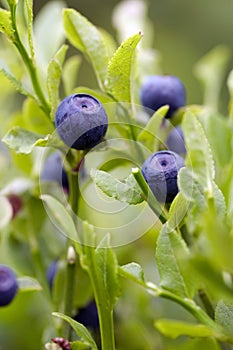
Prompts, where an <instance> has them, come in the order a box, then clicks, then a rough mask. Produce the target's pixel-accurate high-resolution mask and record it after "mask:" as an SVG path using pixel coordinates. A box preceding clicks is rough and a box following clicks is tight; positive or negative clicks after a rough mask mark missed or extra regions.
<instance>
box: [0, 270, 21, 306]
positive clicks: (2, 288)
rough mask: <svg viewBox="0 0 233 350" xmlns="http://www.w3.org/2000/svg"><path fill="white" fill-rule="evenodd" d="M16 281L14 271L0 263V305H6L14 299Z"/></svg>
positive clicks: (16, 288)
mask: <svg viewBox="0 0 233 350" xmlns="http://www.w3.org/2000/svg"><path fill="white" fill-rule="evenodd" d="M17 290H18V282H17V278H16V276H15V274H14V272H13V271H12V270H11V269H10V268H9V267H8V266H5V265H0V306H6V305H8V304H10V303H11V301H12V300H13V299H14V297H15V294H16V293H17Z"/></svg>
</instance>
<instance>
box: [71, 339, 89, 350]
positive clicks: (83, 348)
mask: <svg viewBox="0 0 233 350" xmlns="http://www.w3.org/2000/svg"><path fill="white" fill-rule="evenodd" d="M71 348H72V350H91V349H92V348H91V347H90V345H88V344H84V343H83V342H81V341H78V340H76V341H72V342H71Z"/></svg>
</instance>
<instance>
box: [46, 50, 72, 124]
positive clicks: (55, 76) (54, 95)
mask: <svg viewBox="0 0 233 350" xmlns="http://www.w3.org/2000/svg"><path fill="white" fill-rule="evenodd" d="M67 49H68V46H67V45H63V46H62V47H61V48H60V49H59V51H58V52H57V53H56V55H55V56H54V58H53V59H52V60H51V61H50V62H49V65H48V74H47V88H48V94H49V102H50V104H51V114H50V117H51V120H54V118H55V113H56V109H57V106H58V103H59V87H60V79H61V74H62V65H63V62H64V60H65V56H66V52H67Z"/></svg>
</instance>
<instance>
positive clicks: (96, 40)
mask: <svg viewBox="0 0 233 350" xmlns="http://www.w3.org/2000/svg"><path fill="white" fill-rule="evenodd" d="M63 23H64V29H65V32H66V36H67V38H68V39H69V41H70V42H71V44H72V45H73V46H75V47H76V48H77V49H78V50H79V51H81V52H82V53H83V54H84V55H86V56H87V57H88V59H89V60H90V62H91V64H92V66H93V68H94V71H95V74H96V77H97V80H98V82H99V86H100V87H101V89H102V90H104V84H105V80H106V76H107V65H108V60H109V57H108V49H107V47H106V45H105V42H104V40H103V36H102V34H101V32H100V31H99V30H98V29H97V28H96V27H95V26H94V25H93V24H92V23H90V22H89V21H88V20H87V18H85V17H84V16H82V15H81V14H80V13H79V12H77V11H75V10H73V9H65V10H64V12H63Z"/></svg>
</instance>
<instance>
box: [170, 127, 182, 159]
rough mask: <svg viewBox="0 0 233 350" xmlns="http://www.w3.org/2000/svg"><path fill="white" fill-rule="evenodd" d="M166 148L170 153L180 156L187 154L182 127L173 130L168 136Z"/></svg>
mask: <svg viewBox="0 0 233 350" xmlns="http://www.w3.org/2000/svg"><path fill="white" fill-rule="evenodd" d="M166 146H167V148H168V149H169V150H170V151H173V152H176V153H178V154H180V155H185V154H186V146H185V140H184V133H183V130H182V128H181V126H180V125H178V126H177V127H176V128H172V130H171V131H170V133H169V134H168V137H167V140H166Z"/></svg>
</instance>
